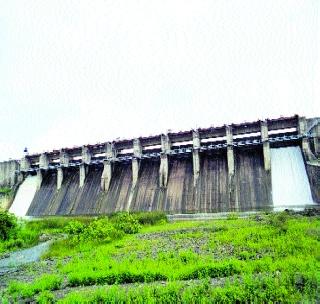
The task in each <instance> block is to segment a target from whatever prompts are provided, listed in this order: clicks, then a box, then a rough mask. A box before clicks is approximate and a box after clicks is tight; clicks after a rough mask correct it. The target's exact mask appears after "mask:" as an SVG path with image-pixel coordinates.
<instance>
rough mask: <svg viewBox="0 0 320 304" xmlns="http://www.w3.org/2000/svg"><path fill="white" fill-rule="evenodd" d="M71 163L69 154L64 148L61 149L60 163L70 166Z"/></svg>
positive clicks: (63, 165)
mask: <svg viewBox="0 0 320 304" xmlns="http://www.w3.org/2000/svg"><path fill="white" fill-rule="evenodd" d="M69 163H70V156H69V154H68V153H67V152H66V151H64V150H60V165H61V166H62V167H69Z"/></svg>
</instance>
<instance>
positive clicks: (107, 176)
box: [101, 160, 112, 192]
mask: <svg viewBox="0 0 320 304" xmlns="http://www.w3.org/2000/svg"><path fill="white" fill-rule="evenodd" d="M111 177H112V164H111V161H110V160H105V161H104V162H103V172H102V176H101V190H102V191H106V192H107V191H108V190H109V187H110V182H111Z"/></svg>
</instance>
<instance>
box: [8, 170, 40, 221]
mask: <svg viewBox="0 0 320 304" xmlns="http://www.w3.org/2000/svg"><path fill="white" fill-rule="evenodd" d="M36 190H37V177H36V176H28V177H27V178H26V179H25V180H24V181H23V183H22V184H21V185H20V187H19V189H18V191H17V194H16V196H15V198H14V201H13V203H12V206H11V208H10V210H9V211H10V212H12V213H14V214H15V215H17V216H25V215H26V213H27V211H28V208H29V206H30V204H31V202H32V199H33V197H34V195H35V193H36Z"/></svg>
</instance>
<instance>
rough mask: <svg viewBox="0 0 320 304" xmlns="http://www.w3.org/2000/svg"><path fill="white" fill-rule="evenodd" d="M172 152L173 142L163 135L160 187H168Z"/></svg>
mask: <svg viewBox="0 0 320 304" xmlns="http://www.w3.org/2000/svg"><path fill="white" fill-rule="evenodd" d="M170 150H171V141H170V138H169V135H168V134H162V135H161V155H160V168H159V183H160V187H167V184H168V176H169V154H170Z"/></svg>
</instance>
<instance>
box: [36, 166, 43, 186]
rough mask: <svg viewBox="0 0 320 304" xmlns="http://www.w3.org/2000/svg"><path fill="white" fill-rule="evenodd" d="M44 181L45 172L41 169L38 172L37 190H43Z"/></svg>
mask: <svg viewBox="0 0 320 304" xmlns="http://www.w3.org/2000/svg"><path fill="white" fill-rule="evenodd" d="M42 180H43V172H42V170H41V169H39V170H38V171H37V190H39V189H40V188H41V184H42Z"/></svg>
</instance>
